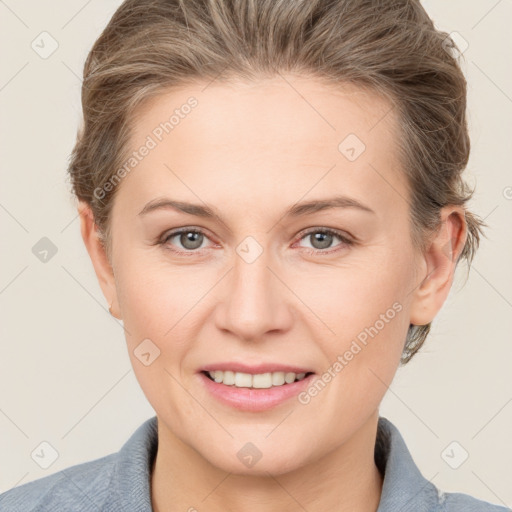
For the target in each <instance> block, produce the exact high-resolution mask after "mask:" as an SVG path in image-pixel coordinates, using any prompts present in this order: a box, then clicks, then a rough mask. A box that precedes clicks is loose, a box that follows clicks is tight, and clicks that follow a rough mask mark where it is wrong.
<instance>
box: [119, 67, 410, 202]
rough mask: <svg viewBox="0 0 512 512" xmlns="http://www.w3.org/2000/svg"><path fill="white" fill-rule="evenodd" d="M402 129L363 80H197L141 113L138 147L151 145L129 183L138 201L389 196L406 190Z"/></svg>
mask: <svg viewBox="0 0 512 512" xmlns="http://www.w3.org/2000/svg"><path fill="white" fill-rule="evenodd" d="M192 105H193V106H192ZM397 137H398V129H397V119H396V114H395V109H394V108H393V105H392V104H391V103H390V102H389V101H388V100H386V99H384V98H383V97H381V96H379V95H377V94H376V93H375V92H372V91H369V90H365V89H362V88H360V87H356V86H354V85H349V84H343V85H340V86H336V87H335V86H334V85H331V84H329V85H328V84H326V83H324V82H320V81H317V80H315V79H312V78H305V77H297V76H292V75H283V76H278V77H274V78H271V79H264V80H263V79H262V80H260V81H257V82H242V81H230V82H215V81H214V82H213V83H210V84H207V83H202V84H196V85H189V86H186V87H181V88H177V89H173V90H169V91H168V92H166V93H163V94H161V95H159V96H157V97H155V98H153V99H152V100H151V101H149V102H148V103H146V104H145V105H144V108H143V109H141V110H140V111H139V112H138V113H137V115H136V117H135V118H134V121H133V135H132V139H131V150H132V151H137V150H138V149H139V148H140V147H142V146H143V145H148V142H149V141H151V142H150V143H149V145H150V146H151V149H150V150H149V151H145V153H146V156H144V158H142V159H140V160H138V161H137V164H136V166H134V167H133V170H132V171H130V173H129V176H127V179H125V180H124V181H126V182H127V183H123V187H125V186H129V187H130V189H131V192H130V193H131V194H132V195H133V194H135V193H136V196H137V198H135V201H138V198H140V201H144V200H150V199H154V197H155V194H157V193H158V194H159V195H164V194H165V193H166V192H167V190H169V191H170V193H173V192H174V194H173V195H176V193H178V194H180V195H181V197H183V198H184V197H186V198H187V199H194V200H197V197H200V198H201V199H203V200H204V201H208V200H209V199H210V198H212V201H211V202H212V204H216V203H219V202H220V203H221V204H222V201H224V200H227V201H229V200H233V199H235V198H233V197H232V195H231V196H229V194H228V192H229V190H236V192H237V194H238V195H240V193H241V192H243V195H244V200H250V198H251V196H252V197H253V199H254V201H257V199H258V196H260V197H261V194H262V193H265V194H274V195H275V199H276V201H277V202H279V197H282V193H283V191H286V193H287V194H288V195H289V198H288V199H290V198H292V199H293V197H295V199H296V200H299V199H300V198H301V197H302V196H304V194H306V193H308V191H311V194H313V195H318V194H320V193H324V192H330V191H331V190H332V188H333V187H335V188H336V187H337V188H338V189H340V190H342V189H345V190H346V191H351V192H353V193H354V194H355V195H357V194H362V193H363V192H364V193H365V195H366V197H369V196H372V195H373V196H375V197H374V199H375V201H377V202H379V201H380V202H382V201H383V200H385V199H386V198H388V199H391V200H392V196H393V195H396V194H397V193H398V194H401V195H405V184H404V183H403V181H404V179H403V177H402V174H401V173H400V172H398V170H399V162H398V158H397V155H398V151H397V142H398V140H397ZM340 187H341V188H340ZM386 189H387V190H386ZM317 193H318V194H317ZM194 196H196V197H194ZM214 197H215V198H216V200H213V198H214ZM131 199H134V198H133V197H132V198H131ZM395 200H396V197H395ZM196 202H197V201H196ZM287 202H289V201H287Z"/></svg>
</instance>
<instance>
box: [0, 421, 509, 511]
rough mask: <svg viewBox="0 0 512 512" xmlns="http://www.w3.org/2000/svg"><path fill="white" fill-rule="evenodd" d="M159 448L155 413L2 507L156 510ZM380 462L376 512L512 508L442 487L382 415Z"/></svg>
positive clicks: (5, 497)
mask: <svg viewBox="0 0 512 512" xmlns="http://www.w3.org/2000/svg"><path fill="white" fill-rule="evenodd" d="M157 446H158V430H157V418H156V416H153V417H152V418H150V419H148V420H147V421H145V422H144V423H143V424H142V425H141V426H140V427H139V428H138V429H137V430H136V431H135V432H134V433H133V435H132V436H131V437H130V438H129V439H128V441H127V442H126V443H125V444H124V445H123V446H122V448H121V450H119V452H117V453H113V454H110V455H107V456H105V457H102V458H100V459H95V460H92V461H89V462H84V463H82V464H77V465H75V466H71V467H69V468H66V469H64V470H62V471H59V472H57V473H54V474H52V475H49V476H46V477H44V478H40V479H38V480H34V481H32V482H28V483H26V484H23V485H20V486H18V487H15V488H13V489H10V490H8V491H6V492H4V493H3V494H1V495H0V511H1V512H46V511H48V512H49V511H51V512H60V511H62V512H100V511H101V512H128V511H130V512H132V511H133V512H152V508H151V495H150V484H151V468H152V464H153V460H154V457H155V455H156V450H157ZM375 460H376V463H377V465H378V466H379V469H380V470H381V472H384V482H383V487H382V495H381V499H380V503H379V508H378V510H377V512H511V509H508V508H505V507H501V506H498V505H492V504H490V503H487V502H485V501H481V500H477V499H476V498H473V497H471V496H469V495H467V494H462V493H443V492H441V491H440V490H438V489H437V487H436V486H435V485H434V484H432V483H431V482H429V481H428V480H427V479H426V478H424V477H423V476H422V474H421V473H420V471H419V469H418V468H417V466H416V464H415V463H414V461H413V459H412V457H411V454H410V453H409V450H408V449H407V446H406V445H405V441H404V439H403V438H402V436H401V434H400V432H399V431H398V429H397V428H396V427H395V426H394V425H393V424H392V423H391V422H390V421H389V420H388V419H386V418H384V417H382V416H381V417H379V424H378V430H377V443H376V450H375ZM203 508H204V507H203Z"/></svg>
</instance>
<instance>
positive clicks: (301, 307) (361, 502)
mask: <svg viewBox="0 0 512 512" xmlns="http://www.w3.org/2000/svg"><path fill="white" fill-rule="evenodd" d="M285 78H286V79H285ZM291 85H293V87H292V86H291ZM205 86H206V84H200V85H197V86H195V85H194V86H192V85H191V86H187V87H183V88H182V89H176V90H172V91H169V92H167V93H165V94H163V95H161V96H159V97H157V98H156V99H154V100H152V101H151V102H150V103H148V104H146V105H145V106H144V109H143V110H141V111H140V113H139V115H138V116H137V118H136V121H135V123H134V134H133V140H132V142H133V149H134V150H135V149H136V148H139V147H140V146H141V145H142V144H143V143H144V141H145V140H146V138H147V136H148V135H150V134H151V133H152V131H153V130H154V128H155V127H156V126H158V125H159V123H161V122H162V121H164V120H166V119H168V117H169V113H170V112H172V111H173V110H174V109H176V108H179V107H180V105H183V104H184V103H186V101H187V99H188V98H189V97H190V96H194V97H195V98H196V99H197V101H198V105H197V106H196V107H195V108H194V109H193V110H192V111H191V112H190V114H188V115H187V116H186V117H185V118H184V119H181V120H180V123H179V124H178V125H177V126H176V127H175V128H174V129H173V131H171V132H170V133H169V134H166V135H165V136H164V137H163V139H162V141H161V142H159V143H158V145H157V146H156V147H155V148H154V149H152V150H151V151H150V152H149V154H148V155H147V156H146V157H145V158H143V159H142V160H141V161H140V162H139V163H138V164H137V166H136V167H135V168H134V169H133V170H132V171H131V172H130V173H129V174H128V175H127V176H126V177H125V178H123V180H122V182H121V184H120V185H118V187H119V189H118V190H117V191H116V192H117V193H116V197H115V202H114V206H113V210H112V219H111V220H112V257H111V262H109V261H108V258H107V257H106V254H105V252H104V250H103V248H102V246H101V244H100V242H99V240H98V234H97V229H96V226H95V224H94V221H93V217H92V214H91V211H90V209H89V207H88V205H87V204H85V203H80V205H79V212H80V217H81V231H82V236H83V239H84V242H85V245H86V247H87V250H88V251H89V254H90V256H91V259H92V263H93V265H94V268H95V271H96V274H97V277H98V280H99V283H100V285H101V288H102V290H103V293H104V295H105V298H106V299H107V301H108V303H109V304H112V313H113V314H114V315H115V316H116V317H117V318H119V319H122V320H123V323H124V326H125V328H126V331H127V334H126V341H127V346H128V351H129V354H130V358H131V362H132V365H133V369H134V372H135V375H136V377H137V379H138V381H139V383H140V385H141V387H142V390H143V391H144V393H145V395H146V397H147V398H148V400H149V402H150V403H151V405H152V406H153V408H154V410H155V411H156V414H157V416H158V435H159V447H158V453H157V457H156V461H155V465H154V470H153V473H152V501H153V507H154V509H155V510H156V511H160V512H163V511H171V510H188V509H189V508H190V507H195V508H196V509H197V510H208V511H209V512H215V511H217V510H219V511H221V510H222V511H226V510H244V511H249V512H251V511H258V512H262V511H267V510H268V511H270V510H272V511H274V510H280V511H295V510H302V507H304V508H306V509H307V510H308V511H320V510H322V511H348V510H359V511H362V512H367V511H368V512H370V511H375V510H376V509H377V507H378V503H379V499H380V493H381V488H382V477H381V475H380V473H379V472H378V470H377V468H376V466H375V463H374V459H373V451H374V444H375V436H376V429H377V421H378V414H379V413H378V408H379V404H380V402H381V400H382V398H383V396H384V394H385V392H386V390H387V387H388V386H389V385H390V384H391V382H392V380H393V377H394V375H395V372H396V370H397V368H398V365H399V361H400V355H401V352H402V349H403V345H404V342H405V338H406V333H407V328H408V326H409V323H414V324H417V325H423V324H426V323H428V322H430V321H431V320H432V319H433V318H434V317H435V315H436V314H437V312H438V311H439V310H440V308H441V307H442V305H443V303H444V301H445V299H446V297H447V295H448V293H449V290H450V287H451V284H452V280H453V273H454V270H455V265H456V263H455V262H456V258H457V255H458V254H460V251H461V249H462V247H463V244H464V241H465V237H466V224H465V221H464V213H463V210H462V209H461V208H459V207H456V206H452V207H446V208H445V209H443V211H442V215H441V218H442V221H443V223H442V225H441V228H440V230H439V232H438V233H437V234H435V237H433V239H432V244H431V245H430V246H429V248H428V250H427V251H426V252H425V253H424V254H420V253H418V252H416V251H415V250H414V249H413V246H412V243H411V237H410V224H409V208H410V206H409V203H408V201H409V199H408V198H409V192H408V189H407V184H406V180H405V177H404V175H403V174H402V170H401V169H400V163H399V161H398V156H397V155H398V153H397V150H396V146H395V142H396V138H397V119H396V118H395V113H394V111H393V109H392V108H391V106H390V104H389V103H387V101H386V100H384V99H383V98H380V97H379V96H377V95H376V94H375V93H370V92H367V91H364V90H362V89H359V88H357V87H354V86H349V85H344V86H343V87H341V86H340V87H337V88H333V87H332V86H328V85H326V84H322V83H320V82H319V81H317V80H315V79H313V78H306V77H298V76H291V75H286V76H284V77H281V76H278V77H275V78H271V79H269V78H266V79H261V80H260V81H257V82H253V83H246V82H238V81H236V82H235V81H232V82H230V83H227V82H213V83H211V84H210V85H208V87H206V88H205ZM299 92H300V94H299ZM386 113H387V115H386ZM350 133H353V134H356V135H357V136H358V137H359V138H360V139H361V140H362V141H364V144H365V145H366V150H365V151H364V152H363V153H362V154H361V155H360V156H359V157H358V158H357V159H356V160H355V161H353V162H351V161H349V160H348V159H347V158H345V156H344V155H343V154H342V153H341V152H340V151H339V150H338V145H339V144H340V142H341V141H342V140H343V139H344V138H345V137H346V136H347V135H348V134H350ZM334 195H346V196H349V197H351V198H355V199H357V200H358V201H360V202H362V203H364V204H365V205H367V206H368V207H370V208H371V209H372V210H373V211H374V213H369V212H364V211H362V210H359V209H356V208H335V209H329V210H324V211H321V212H316V213H313V214H310V215H307V216H302V217H297V218H289V217H287V216H286V215H285V212H286V210H287V209H288V208H289V207H291V206H293V205H294V204H295V203H297V202H299V201H309V200H313V199H324V198H328V197H331V196H334ZM163 197H168V198H172V199H174V200H180V201H187V202H192V203H196V204H200V205H203V206H204V205H205V204H206V205H209V206H211V207H212V208H216V210H217V211H218V213H219V215H220V217H221V218H222V219H223V220H222V221H221V220H220V219H219V218H217V217H214V218H200V217H196V216H193V215H190V214H185V213H181V212H178V211H175V210H172V209H160V210H155V211H153V212H151V213H148V214H146V215H139V213H140V212H141V210H142V209H143V208H144V206H145V205H146V204H147V203H148V202H150V201H152V200H154V199H156V198H163ZM180 227H190V228H196V229H197V228H199V229H202V230H203V231H204V233H205V236H204V237H200V238H199V239H198V241H197V244H196V245H195V246H194V245H193V243H191V242H190V241H189V242H188V245H187V239H186V238H184V237H181V238H180V236H179V235H178V236H174V237H172V238H170V239H168V241H167V242H166V243H164V244H163V245H162V244H158V243H157V242H158V241H159V240H163V238H164V235H166V234H168V233H169V231H170V230H172V229H176V228H180ZM326 227H327V228H333V229H337V230H339V231H341V232H342V234H344V235H345V236H347V235H348V237H349V238H351V239H352V240H355V243H354V244H353V245H346V244H345V243H343V242H342V240H340V239H338V238H337V237H336V236H333V237H332V239H331V243H330V245H329V239H327V240H326V241H325V242H324V245H323V246H322V245H319V242H318V241H317V242H316V243H315V239H314V234H313V235H312V234H309V235H305V234H304V231H305V230H306V229H308V228H318V229H321V228H326ZM247 236H252V237H253V238H254V239H255V240H256V241H257V242H258V244H259V245H260V246H261V248H262V250H263V252H262V254H261V255H260V256H259V257H258V258H257V259H256V260H255V261H254V262H252V263H247V262H246V261H245V260H244V259H243V258H242V257H240V256H239V254H238V253H237V251H236V249H237V247H238V245H239V244H240V243H241V242H242V241H243V240H244V239H245V238H246V237H247ZM201 240H202V243H201ZM184 244H185V245H184ZM197 246H200V248H199V249H194V248H193V247H197ZM189 247H192V249H189ZM322 247H325V248H322ZM173 248H174V249H175V250H177V251H184V252H186V251H187V250H188V252H189V253H190V254H186V255H179V254H177V253H175V252H173V251H172V249H173ZM450 249H451V251H450ZM194 250H195V251H196V252H195V253H193V251H194ZM315 250H316V251H317V254H314V253H313V254H309V253H308V251H313V252H314V251H315ZM322 251H323V254H320V253H321V252H322ZM192 253H193V254H192ZM394 303H399V304H400V305H401V310H400V312H399V313H397V314H396V315H395V316H394V318H393V319H392V320H391V321H389V322H388V323H386V324H385V327H384V328H382V329H381V330H379V332H378V334H377V335H376V336H374V337H373V338H372V339H371V340H370V341H369V342H368V344H367V346H365V347H364V348H363V350H361V351H360V352H359V353H358V354H357V355H356V356H354V358H353V359H352V360H351V361H350V362H349V363H348V364H347V365H346V366H345V367H344V368H343V370H342V371H340V372H339V373H338V374H337V375H336V377H335V378H333V379H332V380H331V382H329V383H328V385H327V386H325V388H324V389H323V390H322V391H321V392H320V393H318V395H317V396H315V397H314V398H312V399H311V400H310V402H309V403H308V404H301V403H299V402H298V400H297V399H296V398H292V399H290V400H287V401H286V402H284V403H282V404H280V405H278V406H276V407H274V408H272V409H270V410H268V411H265V412H243V411H239V410H236V409H233V408H231V407H229V406H227V405H224V404H221V403H220V402H218V401H217V400H216V399H215V398H213V397H212V396H211V395H210V394H209V393H208V392H207V391H206V390H205V388H204V386H203V384H202V381H201V380H200V378H199V376H198V373H197V372H198V370H199V369H200V368H201V366H203V365H206V364H210V363H214V362H219V361H241V362H244V363H248V364H251V363H253V364H257V363H259V362H281V363H287V364H292V365H299V366H302V367H306V368H310V369H311V371H314V372H315V373H316V374H318V375H321V374H322V373H323V372H325V371H326V370H327V369H328V367H330V366H332V365H333V363H334V362H335V361H336V359H337V356H338V355H339V354H343V353H344V352H345V351H346V350H347V349H348V348H349V347H350V345H351V343H352V341H353V340H354V339H355V338H356V336H357V335H358V334H359V333H360V332H361V331H363V330H364V328H365V327H369V326H371V325H374V324H375V322H376V320H378V319H379V318H380V315H381V314H385V313H386V311H388V310H389V309H390V308H391V309H392V305H393V304H394ZM147 338H149V339H150V340H151V341H152V342H153V343H154V344H155V345H156V346H157V347H158V348H159V350H160V356H159V357H158V358H157V359H155V360H154V362H153V363H152V364H150V365H149V366H145V365H143V364H141V362H140V360H139V359H138V358H137V357H136V356H135V355H134V350H135V349H136V348H137V346H138V345H139V344H140V343H141V341H142V340H144V339H147ZM247 442H252V443H253V444H255V445H256V446H257V447H258V449H259V450H260V452H261V453H262V458H261V459H260V460H259V461H258V462H257V464H256V465H254V466H253V467H251V468H248V467H246V466H245V465H244V464H242V463H241V462H240V460H239V459H238V457H237V452H238V451H239V450H240V449H241V448H242V447H243V446H244V445H245V443H247ZM205 498H206V499H205ZM203 499H204V501H202V500H203Z"/></svg>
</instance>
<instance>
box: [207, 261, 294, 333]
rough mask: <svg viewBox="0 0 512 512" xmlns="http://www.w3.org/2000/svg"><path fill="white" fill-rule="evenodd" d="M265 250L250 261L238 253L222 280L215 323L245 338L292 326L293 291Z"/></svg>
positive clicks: (283, 329)
mask: <svg viewBox="0 0 512 512" xmlns="http://www.w3.org/2000/svg"><path fill="white" fill-rule="evenodd" d="M267 254H268V253H267V252H266V251H263V253H262V254H260V256H259V257H258V258H256V259H255V260H254V261H252V262H249V261H246V260H245V259H244V258H243V257H241V256H239V255H238V254H237V255H236V256H235V258H234V265H233V268H232V269H231V271H230V272H229V273H228V275H227V276H226V277H225V278H224V280H223V281H224V285H223V287H222V292H221V293H222V295H223V296H222V298H221V299H220V300H219V304H218V306H217V308H216V312H215V321H216V326H217V328H218V329H221V330H224V331H229V332H230V333H232V334H233V335H234V336H235V337H236V338H239V339H241V340H244V341H258V340H262V339H263V338H264V337H265V335H266V334H268V333H270V332H275V333H277V332H279V331H282V332H284V331H286V330H288V329H290V328H291V326H292V321H293V315H292V302H291V297H293V294H292V293H291V292H290V290H289V289H288V288H287V287H286V285H285V284H283V281H282V278H281V279H280V278H279V275H278V274H279V272H278V271H276V270H275V268H274V267H276V265H272V262H271V261H269V259H270V258H268V257H267ZM269 265H270V266H269ZM271 267H272V268H271Z"/></svg>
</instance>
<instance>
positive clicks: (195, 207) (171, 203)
mask: <svg viewBox="0 0 512 512" xmlns="http://www.w3.org/2000/svg"><path fill="white" fill-rule="evenodd" d="M331 208H356V209H359V210H361V211H365V212H368V213H372V214H375V211H374V210H372V209H371V208H370V207H369V206H366V205H364V204H363V203H361V202H359V201H357V200H356V199H354V198H351V197H347V196H336V197H330V198H326V199H316V200H313V201H307V202H302V203H296V204H294V205H293V206H291V207H290V208H289V209H288V210H287V211H286V212H285V216H288V217H300V216H303V215H311V214H312V213H316V212H320V211H323V210H327V209H331ZM167 209H171V210H178V211H181V212H183V213H187V214H189V215H194V216H196V217H204V218H218V219H221V220H222V217H221V216H220V215H219V214H218V213H217V212H216V210H215V209H214V208H210V207H208V206H203V205H199V204H193V203H186V202H184V201H175V200H172V199H168V198H157V199H154V200H152V201H150V202H149V203H147V204H146V206H144V208H143V209H142V210H141V211H140V213H139V215H146V214H147V213H149V212H152V211H155V210H167Z"/></svg>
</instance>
